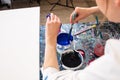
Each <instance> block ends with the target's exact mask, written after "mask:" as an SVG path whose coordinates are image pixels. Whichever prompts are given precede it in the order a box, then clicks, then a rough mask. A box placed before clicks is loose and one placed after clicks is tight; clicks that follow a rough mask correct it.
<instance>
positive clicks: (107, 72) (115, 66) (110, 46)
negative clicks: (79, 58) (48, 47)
mask: <svg viewBox="0 0 120 80" xmlns="http://www.w3.org/2000/svg"><path fill="white" fill-rule="evenodd" d="M43 80H120V40H114V39H110V40H108V41H107V42H106V45H105V54H104V55H103V56H102V57H100V58H98V59H97V60H95V61H93V62H92V63H91V64H90V65H89V66H87V67H86V68H85V69H83V70H78V71H71V70H63V71H58V70H57V69H55V68H52V67H48V68H47V69H45V70H44V71H43Z"/></svg>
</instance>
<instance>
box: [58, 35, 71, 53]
mask: <svg viewBox="0 0 120 80" xmlns="http://www.w3.org/2000/svg"><path fill="white" fill-rule="evenodd" d="M72 42H73V36H72V35H69V34H68V33H59V34H58V36H57V52H58V53H59V54H62V53H63V52H64V51H65V50H67V49H70V48H71V47H72Z"/></svg>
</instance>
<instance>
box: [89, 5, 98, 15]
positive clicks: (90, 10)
mask: <svg viewBox="0 0 120 80" xmlns="http://www.w3.org/2000/svg"><path fill="white" fill-rule="evenodd" d="M88 11H89V12H90V14H94V13H97V12H100V10H99V8H98V6H95V7H90V8H88Z"/></svg>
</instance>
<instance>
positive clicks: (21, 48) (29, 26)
mask: <svg viewBox="0 0 120 80" xmlns="http://www.w3.org/2000/svg"><path fill="white" fill-rule="evenodd" d="M39 12H40V9H39V7H33V8H23V9H16V10H6V11H0V80H39V15H40V14H39Z"/></svg>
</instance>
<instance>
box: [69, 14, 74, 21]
mask: <svg viewBox="0 0 120 80" xmlns="http://www.w3.org/2000/svg"><path fill="white" fill-rule="evenodd" d="M73 13H74V12H72V14H71V15H70V23H73V20H72V15H73Z"/></svg>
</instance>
